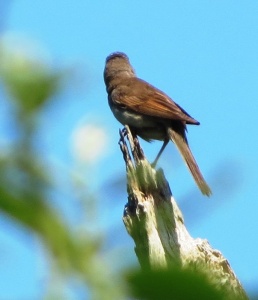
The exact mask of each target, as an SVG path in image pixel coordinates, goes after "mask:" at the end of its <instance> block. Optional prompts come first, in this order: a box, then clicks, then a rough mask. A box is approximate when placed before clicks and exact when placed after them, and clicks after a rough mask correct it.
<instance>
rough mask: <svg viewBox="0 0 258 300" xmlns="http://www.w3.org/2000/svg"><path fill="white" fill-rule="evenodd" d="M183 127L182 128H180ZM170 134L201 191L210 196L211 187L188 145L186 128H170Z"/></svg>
mask: <svg viewBox="0 0 258 300" xmlns="http://www.w3.org/2000/svg"><path fill="white" fill-rule="evenodd" d="M180 129H181V128H180ZM168 135H169V137H170V139H171V140H172V141H173V142H174V143H175V145H176V146H177V148H178V150H179V152H180V154H181V156H182V157H183V159H184V161H185V163H186V165H187V167H188V168H189V170H190V172H191V174H192V176H193V178H194V180H195V182H196V184H197V185H198V187H199V189H200V190H201V192H202V193H203V194H204V195H206V196H210V195H211V194H212V192H211V189H210V188H209V186H208V184H207V183H206V181H205V179H204V178H203V176H202V173H201V171H200V169H199V167H198V165H197V163H196V161H195V159H194V157H193V154H192V152H191V150H190V148H189V146H188V143H187V139H186V136H185V129H184V128H182V130H180V131H179V130H174V129H172V128H168Z"/></svg>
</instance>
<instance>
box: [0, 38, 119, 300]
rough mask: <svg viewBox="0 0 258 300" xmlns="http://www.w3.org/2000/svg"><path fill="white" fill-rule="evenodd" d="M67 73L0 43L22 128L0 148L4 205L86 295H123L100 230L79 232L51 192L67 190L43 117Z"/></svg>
mask: <svg viewBox="0 0 258 300" xmlns="http://www.w3.org/2000/svg"><path fill="white" fill-rule="evenodd" d="M67 76H68V74H67V71H64V70H57V69H55V68H53V67H51V66H50V65H48V64H47V63H45V62H42V61H41V60H40V59H37V58H36V57H34V56H33V57H29V56H27V55H26V53H22V51H21V52H19V49H10V48H9V47H6V45H5V44H4V43H0V84H1V88H2V89H3V90H4V92H5V95H6V98H7V99H6V100H7V101H9V102H10V103H11V108H12V109H11V113H12V119H13V120H14V122H15V126H16V129H17V132H18V134H17V138H16V139H14V140H12V141H11V142H10V143H9V144H8V146H7V147H5V149H2V151H1V152H0V210H1V212H3V213H5V214H6V215H7V216H8V217H9V218H10V219H12V220H13V221H14V222H16V223H17V224H19V225H20V228H21V230H24V229H27V230H29V231H31V232H33V233H36V234H37V235H38V237H39V238H40V240H41V242H42V243H43V245H44V247H46V249H47V250H48V251H49V253H50V257H52V259H51V262H53V264H54V266H53V267H54V268H55V269H56V271H57V273H58V274H59V275H60V276H62V277H63V278H64V281H65V280H68V281H69V279H71V278H73V277H75V278H77V279H78V280H79V281H80V282H81V283H82V285H84V286H85V287H87V289H86V288H85V295H88V296H89V297H90V298H92V299H123V293H122V288H120V286H121V285H119V286H118V285H117V284H115V282H114V281H111V280H110V271H109V268H108V266H107V265H106V263H105V258H104V257H103V255H102V254H101V251H102V240H101V239H100V234H98V233H96V235H93V234H90V233H89V232H87V230H86V228H85V231H84V233H83V234H82V233H81V232H80V234H78V231H76V229H75V228H73V227H72V226H71V225H70V224H69V223H68V221H67V220H66V219H65V218H64V217H63V216H62V215H61V214H60V213H58V211H57V210H56V208H55V207H54V205H53V204H51V202H50V199H49V195H51V192H53V191H55V192H57V193H60V194H63V191H62V190H59V191H58V190H57V191H56V188H55V187H54V181H55V180H54V178H53V177H52V176H53V175H52V174H51V171H50V170H49V169H48V167H47V165H48V163H47V162H46V161H44V159H45V158H44V157H39V155H38V154H37V151H36V147H35V144H36V143H37V142H36V141H37V138H38V137H37V130H38V126H39V124H38V122H37V120H38V118H39V116H40V113H41V112H42V110H43V109H44V106H45V104H46V102H49V101H51V99H53V97H54V96H55V94H57V93H58V92H60V90H61V88H62V86H63V83H64V79H67ZM67 175H68V174H67ZM68 176H69V175H68ZM72 181H73V180H72V178H71V182H70V184H71V185H73V183H72ZM81 189H82V188H81ZM82 193H83V191H82ZM82 193H81V194H82ZM89 198H90V197H89ZM91 200H92V199H87V198H86V199H83V201H85V202H87V201H91ZM64 201H66V199H64ZM91 203H92V201H91ZM13 271H14V272H15V270H13ZM48 292H49V291H48ZM51 292H52V291H50V294H51ZM53 292H56V291H53ZM60 294H62V293H61V292H60ZM46 297H47V298H49V297H48V295H46ZM85 297H86V296H85Z"/></svg>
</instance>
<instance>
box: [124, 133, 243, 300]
mask: <svg viewBox="0 0 258 300" xmlns="http://www.w3.org/2000/svg"><path fill="white" fill-rule="evenodd" d="M126 135H127V137H128V140H129V145H130V149H131V153H132V156H133V159H132V158H131V155H130V151H129V149H128V146H127V143H126V141H125V132H124V131H123V132H120V136H121V139H120V148H121V151H122V153H123V157H124V160H125V164H126V171H127V192H128V203H127V204H126V206H125V210H124V216H123V221H124V224H125V227H126V229H127V232H128V233H129V235H130V236H131V237H132V238H133V240H134V242H135V252H136V255H137V257H138V260H139V263H140V265H141V267H142V269H157V268H160V267H162V268H168V267H173V266H177V267H178V266H179V267H180V268H191V269H193V270H199V271H200V272H202V273H205V275H206V276H207V277H208V278H209V281H210V282H211V284H212V285H213V286H215V287H216V288H217V289H219V290H221V291H223V292H224V293H226V295H227V298H226V299H247V296H246V293H245V291H244V290H243V288H242V286H241V284H240V282H239V280H238V279H237V277H236V275H235V273H234V271H233V270H232V269H231V267H230V265H229V263H228V261H227V260H226V259H225V258H224V257H223V255H222V254H221V252H220V251H218V250H215V249H212V247H211V246H210V244H209V243H208V241H207V240H203V239H200V238H197V239H193V238H192V237H191V236H190V234H189V232H188V231H187V229H186V227H185V224H184V219H183V215H182V213H181V211H180V209H179V207H178V206H177V204H176V201H175V199H174V198H173V196H172V193H171V190H170V187H169V184H168V182H167V180H166V178H165V176H164V173H163V171H162V170H161V169H159V170H157V171H156V170H155V169H153V168H152V166H151V165H150V164H149V162H148V161H147V160H146V159H145V157H144V153H143V151H142V149H141V148H140V145H139V141H138V139H137V137H136V136H134V135H132V134H131V132H130V129H129V128H128V127H126Z"/></svg>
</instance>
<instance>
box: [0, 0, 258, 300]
mask: <svg viewBox="0 0 258 300" xmlns="http://www.w3.org/2000/svg"><path fill="white" fill-rule="evenodd" d="M5 7H6V9H5V10H4V14H2V17H1V18H2V21H1V24H4V30H5V31H6V32H16V33H19V34H22V35H24V36H26V37H27V38H30V39H32V40H35V41H36V42H39V43H40V44H42V45H43V47H44V48H45V49H47V51H48V52H49V53H50V55H51V56H52V58H53V61H54V62H55V63H56V64H59V65H63V66H72V65H74V66H75V67H78V68H79V70H80V72H81V75H80V76H79V77H78V79H77V82H76V83H75V86H74V87H72V86H70V87H69V89H67V91H66V93H64V94H63V95H62V99H61V98H60V99H58V102H57V104H56V106H55V107H53V108H51V109H49V111H48V112H47V116H48V117H49V118H47V119H46V120H45V127H44V130H43V132H42V134H43V135H44V136H45V137H44V139H45V140H44V145H45V151H46V153H49V155H50V156H51V157H52V158H53V159H54V160H56V161H61V162H62V163H67V164H68V165H69V164H72V160H73V159H72V154H71V145H70V144H71V138H70V137H71V136H72V134H73V131H74V129H75V128H76V126H78V123H79V122H80V121H81V120H85V121H86V122H89V123H92V122H93V123H94V124H96V125H97V126H101V127H104V128H105V130H106V132H107V133H108V134H107V145H106V152H107V153H106V155H105V156H104V157H103V158H102V159H101V160H99V161H98V162H96V163H95V164H94V165H92V166H91V168H92V169H94V174H95V180H94V185H95V186H96V189H98V190H99V195H101V197H102V198H101V201H106V202H107V203H111V202H112V203H113V202H115V204H114V208H112V209H110V210H108V208H106V209H105V211H104V213H102V214H103V215H101V217H100V220H99V221H100V223H101V226H104V225H105V224H108V225H107V226H108V228H109V229H108V230H107V233H108V234H109V233H110V234H111V233H112V232H113V231H114V230H115V231H116V232H118V234H117V235H118V236H119V238H118V239H117V240H115V241H114V240H112V241H111V238H110V237H109V240H110V244H109V247H117V246H120V247H125V248H126V247H127V252H128V253H129V255H131V258H130V259H132V260H133V259H134V258H133V255H134V253H133V244H132V242H131V241H130V239H129V237H127V235H126V231H125V229H124V228H123V224H122V221H121V217H122V211H123V206H124V204H125V201H126V193H125V188H123V187H120V189H119V191H116V194H115V195H114V194H113V193H112V189H109V190H108V193H105V188H106V187H107V185H108V183H109V182H112V181H113V180H114V179H116V178H120V177H123V176H124V173H123V172H124V169H123V168H124V164H123V161H122V157H121V155H120V152H119V147H118V145H117V141H118V128H119V127H121V126H120V125H119V124H118V122H117V121H116V120H115V119H114V117H113V115H112V113H111V112H110V110H109V107H108V104H107V97H106V91H105V87H104V83H103V68H104V63H105V58H106V56H107V55H108V54H110V53H111V52H114V51H123V52H125V53H126V54H127V55H128V56H129V58H130V61H131V63H132V65H133V66H134V68H135V70H136V73H137V74H138V76H139V77H141V78H143V79H145V80H146V81H148V82H150V83H152V84H153V85H155V86H156V87H158V88H159V89H161V90H163V91H164V92H166V93H167V94H168V95H170V96H171V97H172V98H173V99H174V100H175V101H176V102H177V103H178V104H180V106H182V107H183V108H184V109H185V110H186V111H187V112H188V113H189V114H191V115H192V116H193V117H194V118H195V119H197V120H198V121H200V123H201V126H199V127H197V126H194V127H189V129H188V139H189V143H190V146H191V149H192V151H193V153H194V155H195V157H196V160H197V162H198V164H199V166H200V168H201V170H202V172H203V174H204V175H205V178H207V181H208V182H209V183H210V185H211V188H212V190H213V196H212V197H211V199H206V198H205V197H202V195H201V194H200V193H199V191H198V190H197V187H196V186H195V184H194V182H193V180H192V178H191V176H190V175H189V174H188V173H189V172H188V170H187V169H186V168H185V166H184V164H183V162H182V161H181V158H180V156H179V154H178V153H177V151H176V150H175V147H174V146H173V145H172V144H170V145H169V146H168V147H167V149H166V151H165V153H164V155H163V157H162V158H161V160H160V162H159V165H160V166H161V167H162V168H164V170H165V174H166V176H167V178H168V180H169V182H170V186H171V189H172V191H173V194H174V197H175V198H176V200H177V202H178V204H179V206H180V207H181V208H182V210H183V214H184V216H185V221H186V224H187V225H188V229H189V231H190V233H191V235H192V236H193V237H201V238H206V239H208V240H209V242H210V243H211V245H212V246H213V247H214V248H216V249H218V250H220V251H221V252H222V253H223V255H224V256H225V257H226V258H227V259H228V260H229V262H230V264H231V266H232V267H233V269H234V271H235V273H236V275H237V276H238V278H239V279H240V281H241V282H242V283H243V284H244V287H245V288H246V289H248V290H253V289H254V288H255V287H256V289H257V284H258V272H257V270H258V256H257V253H258V239H257V238H256V236H257V231H258V218H257V211H258V201H256V198H257V196H258V192H257V190H256V186H257V182H258V171H257V169H258V158H257V149H258V138H257V128H258V118H257V115H256V112H257V111H258V104H257V103H258V101H257V98H258V88H257V86H258V85H257V82H258V55H257V53H258V20H257V16H258V2H257V1H233V0H232V1H220V0H216V1H200V0H196V1H159V2H158V1H145V0H142V1H137V2H136V1H116V0H115V1H99V0H96V1H82V0H78V1H60V0H56V1H50V0H46V1H33V2H32V1H13V2H12V3H11V5H5ZM0 118H3V116H1V115H0ZM54 120H58V122H54ZM141 144H142V147H143V149H144V151H145V154H146V155H147V157H148V158H149V159H150V161H152V160H153V159H154V157H155V155H156V154H157V152H158V150H159V148H160V146H161V143H159V142H155V143H152V144H151V145H149V144H147V143H145V142H142V143H141ZM60 205H64V207H63V208H62V209H63V210H64V211H69V205H67V207H68V208H66V207H65V204H60ZM109 207H110V206H109ZM67 214H68V215H69V213H67ZM110 219H112V221H110ZM0 222H1V226H0V227H1V230H0V242H1V252H2V253H4V256H3V255H2V254H1V268H0V282H1V283H0V298H3V297H4V296H6V295H11V296H10V297H11V298H10V299H20V298H17V297H18V296H17V295H23V296H24V297H25V298H26V297H27V296H28V295H34V296H35V295H39V292H38V291H39V289H40V287H41V285H42V281H44V280H45V277H44V276H45V273H46V270H45V269H44V268H46V266H45V265H44V264H42V263H41V258H40V257H41V255H42V253H41V250H40V247H39V245H38V242H37V239H36V238H35V237H28V236H27V235H26V234H22V233H19V230H18V229H17V228H16V226H15V225H13V224H12V223H11V222H10V221H9V220H7V219H6V218H5V217H4V216H2V215H1V219H0ZM24 268H26V270H28V271H26V276H25V273H23V272H22V270H23V269H24ZM7 270H8V272H7ZM24 278H26V280H24ZM13 286H16V291H13V290H12V287H13Z"/></svg>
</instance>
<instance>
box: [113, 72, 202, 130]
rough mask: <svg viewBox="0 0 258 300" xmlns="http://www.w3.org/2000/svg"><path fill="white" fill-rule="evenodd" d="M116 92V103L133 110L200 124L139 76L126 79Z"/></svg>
mask: <svg viewBox="0 0 258 300" xmlns="http://www.w3.org/2000/svg"><path fill="white" fill-rule="evenodd" d="M117 92H118V93H117V97H116V100H115V101H116V102H117V104H118V105H119V104H120V105H122V106H124V107H126V108H128V109H131V110H133V111H135V112H138V113H141V114H144V115H149V116H153V117H160V118H165V119H170V120H180V121H184V122H185V123H187V124H196V125H199V124H200V123H199V122H198V121H196V120H195V119H194V118H192V117H191V116H190V115H189V114H188V113H187V112H186V111H185V110H184V109H183V108H181V107H180V106H179V105H178V104H176V103H175V102H174V101H173V100H172V99H171V98H169V97H168V96H167V95H166V94H165V93H163V92H162V91H160V90H158V89H156V88H155V87H153V86H152V85H150V84H149V83H147V82H145V81H143V80H141V79H139V78H136V77H135V78H131V79H130V80H126V82H125V83H124V84H122V85H121V87H120V88H119V87H118V91H117Z"/></svg>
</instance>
